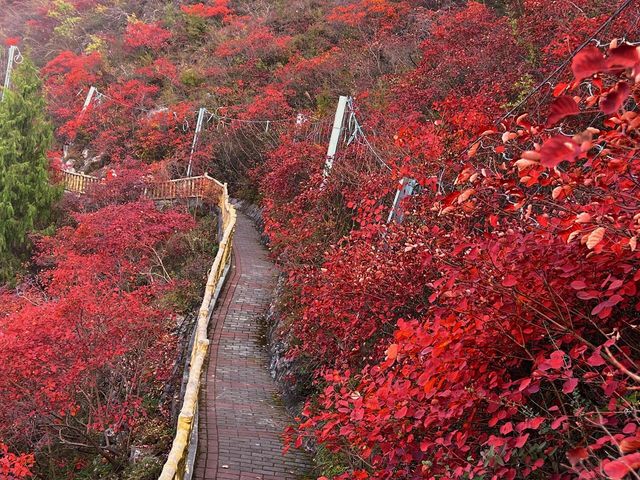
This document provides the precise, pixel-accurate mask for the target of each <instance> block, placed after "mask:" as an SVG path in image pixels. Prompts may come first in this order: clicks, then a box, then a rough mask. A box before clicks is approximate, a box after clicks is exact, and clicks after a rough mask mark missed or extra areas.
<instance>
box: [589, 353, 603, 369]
mask: <svg viewBox="0 0 640 480" xmlns="http://www.w3.org/2000/svg"><path fill="white" fill-rule="evenodd" d="M587 363H588V364H589V365H591V366H592V367H601V366H602V365H604V364H605V361H604V359H603V358H602V356H601V355H600V352H599V351H598V350H596V351H595V352H593V355H591V356H590V357H589V358H587Z"/></svg>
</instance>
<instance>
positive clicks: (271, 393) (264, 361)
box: [194, 213, 310, 480]
mask: <svg viewBox="0 0 640 480" xmlns="http://www.w3.org/2000/svg"><path fill="white" fill-rule="evenodd" d="M276 276H277V272H276V269H275V266H274V265H273V264H272V263H271V261H270V260H269V259H268V257H267V251H266V250H265V249H264V247H263V246H262V245H261V244H260V239H259V235H258V232H257V231H256V229H255V228H254V227H253V224H252V223H251V220H249V219H248V218H247V217H246V216H244V215H242V214H240V213H239V214H238V221H237V227H236V234H235V237H234V240H233V262H232V265H231V270H230V272H229V278H228V279H227V282H226V285H225V286H224V288H223V290H222V292H221V294H220V298H219V299H218V306H217V307H216V309H215V311H214V312H213V315H212V318H211V333H210V339H211V344H210V353H209V360H208V366H207V371H206V373H205V378H203V382H204V385H203V388H202V390H201V399H200V405H201V410H200V427H199V438H198V457H197V460H196V467H195V472H194V478H195V479H198V480H205V479H206V480H214V479H215V480H250V479H251V480H257V479H260V480H299V479H301V478H304V476H305V473H307V472H308V471H309V469H310V461H309V458H308V457H307V456H306V455H304V453H302V452H300V451H298V450H295V449H292V450H291V451H290V452H289V453H288V454H287V455H286V456H283V455H282V447H283V444H282V439H281V434H282V430H283V427H284V425H285V424H286V423H287V422H288V421H289V418H288V416H287V413H286V411H285V409H284V407H283V406H282V405H281V404H280V403H279V401H278V394H277V389H276V386H275V384H274V382H273V380H272V378H271V376H270V374H269V370H268V364H269V358H268V354H267V352H266V351H265V348H264V347H263V346H262V345H261V344H260V341H259V335H260V319H261V317H262V316H264V315H265V314H266V311H267V309H268V307H269V304H270V301H271V298H272V294H273V291H274V288H275V283H276ZM294 450H295V451H294Z"/></svg>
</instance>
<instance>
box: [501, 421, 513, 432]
mask: <svg viewBox="0 0 640 480" xmlns="http://www.w3.org/2000/svg"><path fill="white" fill-rule="evenodd" d="M511 432H513V424H512V423H511V422H507V423H505V424H504V425H502V426H501V427H500V433H501V434H503V435H507V434H508V433H511Z"/></svg>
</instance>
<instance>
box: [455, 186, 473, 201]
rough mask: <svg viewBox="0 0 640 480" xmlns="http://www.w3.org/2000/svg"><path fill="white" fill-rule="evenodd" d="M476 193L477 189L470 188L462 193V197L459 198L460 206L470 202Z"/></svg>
mask: <svg viewBox="0 0 640 480" xmlns="http://www.w3.org/2000/svg"><path fill="white" fill-rule="evenodd" d="M475 192H476V190H475V188H468V189H466V190H465V191H464V192H462V193H461V194H460V196H459V197H458V204H461V203H463V202H466V201H467V200H469V197H470V196H471V195H473V194H474V193H475Z"/></svg>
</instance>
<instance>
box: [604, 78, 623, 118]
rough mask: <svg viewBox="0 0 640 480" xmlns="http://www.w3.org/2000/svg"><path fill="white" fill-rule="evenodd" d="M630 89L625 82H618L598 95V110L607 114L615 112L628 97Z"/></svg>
mask: <svg viewBox="0 0 640 480" xmlns="http://www.w3.org/2000/svg"><path fill="white" fill-rule="evenodd" d="M630 91H631V89H630V88H629V84H628V83H627V82H618V83H617V84H616V86H615V87H613V88H612V89H611V90H609V91H608V92H606V93H605V94H603V95H602V96H601V97H600V100H599V105H600V110H602V111H603V112H604V113H606V114H607V115H610V114H612V113H615V112H617V111H618V110H619V109H620V107H621V106H622V104H623V103H624V102H625V101H626V100H627V98H629V93H630Z"/></svg>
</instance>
